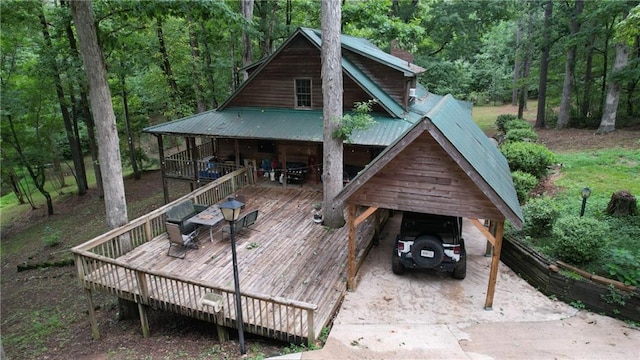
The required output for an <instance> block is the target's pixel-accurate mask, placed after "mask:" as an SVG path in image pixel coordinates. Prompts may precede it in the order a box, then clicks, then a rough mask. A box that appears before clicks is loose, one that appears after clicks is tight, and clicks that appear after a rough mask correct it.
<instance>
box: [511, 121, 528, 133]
mask: <svg viewBox="0 0 640 360" xmlns="http://www.w3.org/2000/svg"><path fill="white" fill-rule="evenodd" d="M515 129H533V125H531V123H529V122H528V121H526V120H522V119H516V120H512V121H508V122H507V123H505V124H504V132H505V133H509V131H511V130H515Z"/></svg>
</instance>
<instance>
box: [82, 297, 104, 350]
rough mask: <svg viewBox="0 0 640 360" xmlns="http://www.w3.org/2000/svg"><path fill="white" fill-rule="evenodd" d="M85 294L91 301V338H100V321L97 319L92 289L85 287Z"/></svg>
mask: <svg viewBox="0 0 640 360" xmlns="http://www.w3.org/2000/svg"><path fill="white" fill-rule="evenodd" d="M84 294H85V295H86V296H87V300H88V302H89V322H90V323H91V338H92V339H93V340H98V339H100V332H99V331H98V321H97V320H96V312H95V306H94V305H93V294H92V293H91V289H86V288H85V289H84Z"/></svg>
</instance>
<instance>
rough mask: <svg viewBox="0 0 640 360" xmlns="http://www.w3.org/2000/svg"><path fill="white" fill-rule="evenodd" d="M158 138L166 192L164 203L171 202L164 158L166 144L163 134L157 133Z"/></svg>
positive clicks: (161, 171)
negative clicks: (163, 140)
mask: <svg viewBox="0 0 640 360" xmlns="http://www.w3.org/2000/svg"><path fill="white" fill-rule="evenodd" d="M156 137H157V138H158V157H159V158H160V176H162V192H163V194H164V203H165V204H168V203H169V187H168V186H167V168H166V163H165V159H164V144H163V142H162V135H161V134H158V135H156Z"/></svg>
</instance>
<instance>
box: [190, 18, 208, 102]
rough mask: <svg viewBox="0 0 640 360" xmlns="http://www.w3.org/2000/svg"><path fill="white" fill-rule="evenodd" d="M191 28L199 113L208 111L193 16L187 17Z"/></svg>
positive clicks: (192, 58)
mask: <svg viewBox="0 0 640 360" xmlns="http://www.w3.org/2000/svg"><path fill="white" fill-rule="evenodd" d="M187 24H188V28H189V46H190V47H191V62H192V68H193V90H194V92H195V95H196V107H197V111H198V113H201V112H205V111H207V102H206V101H205V99H204V93H205V91H204V88H203V87H202V81H203V80H202V71H200V69H201V61H200V45H199V41H198V33H197V32H196V29H195V25H194V23H193V21H192V19H191V17H187Z"/></svg>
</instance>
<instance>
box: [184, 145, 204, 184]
mask: <svg viewBox="0 0 640 360" xmlns="http://www.w3.org/2000/svg"><path fill="white" fill-rule="evenodd" d="M187 144H190V146H189V147H190V149H191V151H190V152H189V157H190V158H191V167H192V168H193V180H194V181H195V182H196V185H197V187H200V185H201V184H200V169H199V167H198V160H200V154H199V153H198V147H197V146H196V138H195V137H194V136H190V137H188V138H187ZM191 191H193V188H192V189H191Z"/></svg>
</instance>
